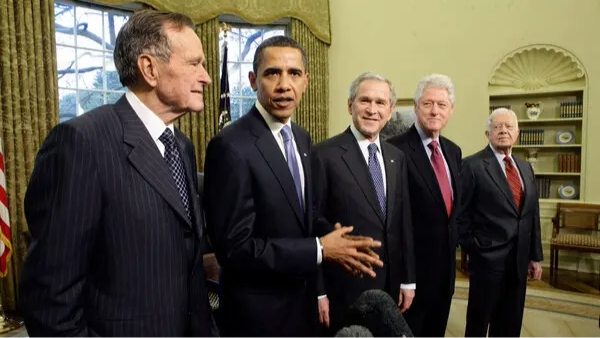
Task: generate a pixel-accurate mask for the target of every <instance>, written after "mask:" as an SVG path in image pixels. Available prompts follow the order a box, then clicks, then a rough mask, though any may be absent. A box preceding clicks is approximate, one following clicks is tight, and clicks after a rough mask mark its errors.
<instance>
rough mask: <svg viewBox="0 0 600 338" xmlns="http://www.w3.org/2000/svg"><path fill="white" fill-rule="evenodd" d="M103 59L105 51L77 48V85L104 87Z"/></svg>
mask: <svg viewBox="0 0 600 338" xmlns="http://www.w3.org/2000/svg"><path fill="white" fill-rule="evenodd" d="M103 59H104V53H103V52H99V51H93V50H89V49H78V50H77V68H78V70H79V71H78V74H77V85H78V86H79V88H80V89H92V88H95V89H104V79H103V73H104V70H103Z"/></svg>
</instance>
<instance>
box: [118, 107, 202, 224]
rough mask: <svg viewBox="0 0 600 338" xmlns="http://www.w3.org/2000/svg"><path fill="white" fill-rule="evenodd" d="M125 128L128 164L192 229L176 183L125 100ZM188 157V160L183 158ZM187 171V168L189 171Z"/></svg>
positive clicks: (120, 109)
mask: <svg viewBox="0 0 600 338" xmlns="http://www.w3.org/2000/svg"><path fill="white" fill-rule="evenodd" d="M116 110H117V114H118V116H119V117H120V118H121V123H122V124H123V131H124V136H123V142H124V143H125V144H127V145H129V146H130V147H131V150H130V152H129V156H128V160H129V162H130V163H131V164H132V165H133V167H135V168H136V170H137V171H138V172H139V173H140V175H141V176H142V177H143V178H144V179H145V180H146V181H147V182H148V183H149V184H150V185H151V186H152V187H153V188H154V189H155V190H156V192H157V193H158V194H159V195H161V196H162V197H163V199H164V200H165V201H166V202H167V203H168V204H169V205H170V206H171V207H172V208H173V209H174V210H175V212H176V213H177V214H178V215H179V216H180V217H181V219H182V220H183V221H184V222H185V223H186V224H188V225H189V226H191V222H190V220H189V219H188V217H187V214H186V212H185V208H184V207H183V203H182V202H181V197H180V196H179V192H178V191H177V188H176V186H175V181H174V180H173V177H172V176H171V173H170V172H169V170H168V168H167V165H166V163H165V160H164V158H163V156H161V154H160V151H159V150H158V148H157V147H156V143H155V142H154V140H153V139H152V137H151V136H150V133H149V132H148V130H147V129H146V127H145V126H144V124H143V123H142V121H141V120H140V119H139V117H138V116H137V115H136V114H135V112H134V111H133V108H131V106H130V105H129V103H128V102H127V99H126V98H125V96H123V97H122V98H121V99H120V100H119V101H118V102H117V104H116ZM184 157H185V156H184ZM186 169H187V168H186Z"/></svg>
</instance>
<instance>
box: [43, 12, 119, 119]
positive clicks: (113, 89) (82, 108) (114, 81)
mask: <svg viewBox="0 0 600 338" xmlns="http://www.w3.org/2000/svg"><path fill="white" fill-rule="evenodd" d="M129 15H130V13H129V12H126V11H120V10H117V9H109V8H104V7H98V6H92V5H89V4H84V3H83V2H81V3H79V2H67V1H56V2H55V3H54V20H55V25H56V61H57V65H58V96H59V100H60V101H59V105H60V108H59V110H60V113H59V118H60V122H63V121H66V120H68V119H70V118H72V117H75V116H77V115H81V114H83V113H85V112H87V111H90V110H92V109H94V108H96V107H98V106H101V105H103V104H107V103H114V102H116V101H117V100H118V99H119V98H120V97H121V95H123V93H125V91H126V90H127V88H126V87H123V86H122V85H121V82H120V81H119V75H118V74H117V71H116V69H115V65H114V62H113V50H114V44H115V40H116V38H117V34H118V33H119V30H120V29H121V27H122V26H123V24H125V22H127V19H128V18H129Z"/></svg>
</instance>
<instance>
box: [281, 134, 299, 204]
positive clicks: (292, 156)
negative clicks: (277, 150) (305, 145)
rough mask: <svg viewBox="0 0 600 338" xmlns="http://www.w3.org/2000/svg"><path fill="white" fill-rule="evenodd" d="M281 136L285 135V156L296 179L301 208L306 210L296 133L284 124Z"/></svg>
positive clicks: (295, 183)
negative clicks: (295, 145) (295, 144)
mask: <svg viewBox="0 0 600 338" xmlns="http://www.w3.org/2000/svg"><path fill="white" fill-rule="evenodd" d="M281 136H283V145H284V148H285V158H286V159H287V164H288V168H289V169H290V173H291V174H292V178H293V179H294V185H295V186H296V194H298V200H299V201H300V208H301V209H302V210H304V199H303V198H302V182H301V181H300V168H299V167H298V160H297V159H296V151H294V134H292V128H290V126H288V125H285V126H283V129H281Z"/></svg>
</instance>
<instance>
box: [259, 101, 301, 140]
mask: <svg viewBox="0 0 600 338" xmlns="http://www.w3.org/2000/svg"><path fill="white" fill-rule="evenodd" d="M254 105H255V106H256V109H257V110H258V112H259V113H260V115H261V116H262V117H263V119H264V120H265V122H266V123H267V126H268V127H269V129H270V130H271V132H272V133H273V135H275V136H277V135H279V133H280V132H281V129H283V126H290V128H291V127H292V119H291V118H290V119H289V120H288V121H287V123H285V124H283V123H281V122H279V121H277V120H276V119H275V118H274V117H273V116H272V115H271V114H269V113H268V112H267V110H266V109H265V108H264V107H263V106H262V105H261V104H260V102H258V100H257V101H256V103H254Z"/></svg>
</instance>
